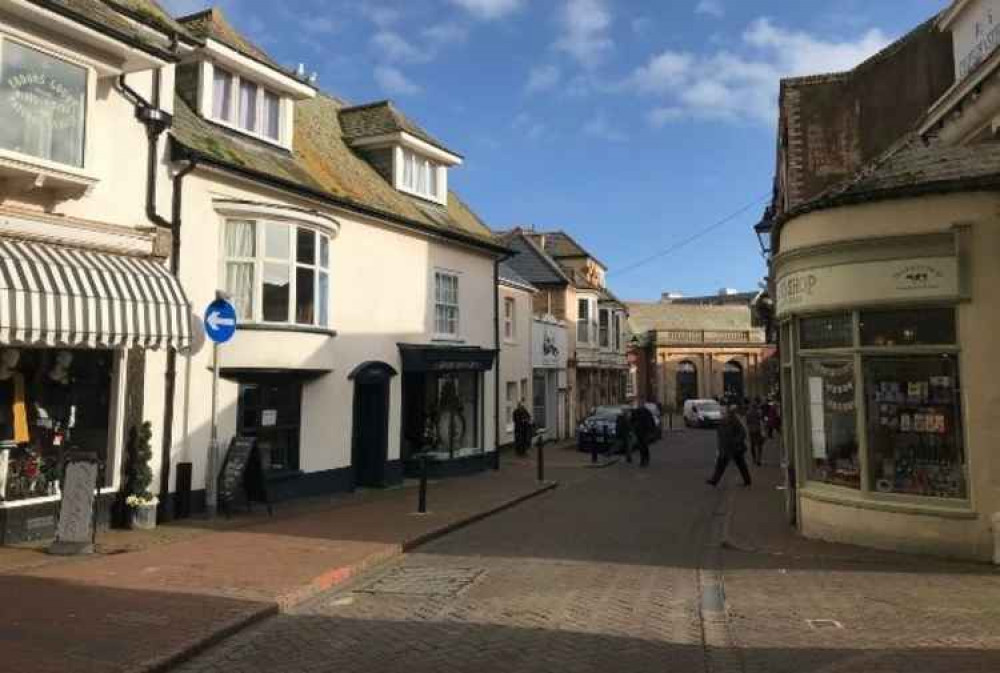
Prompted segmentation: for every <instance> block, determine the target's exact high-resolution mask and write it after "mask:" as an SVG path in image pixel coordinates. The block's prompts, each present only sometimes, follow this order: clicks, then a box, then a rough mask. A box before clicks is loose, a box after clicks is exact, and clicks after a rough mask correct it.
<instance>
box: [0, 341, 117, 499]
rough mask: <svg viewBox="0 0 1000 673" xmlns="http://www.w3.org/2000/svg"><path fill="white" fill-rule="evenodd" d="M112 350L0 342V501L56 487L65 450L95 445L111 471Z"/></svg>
mask: <svg viewBox="0 0 1000 673" xmlns="http://www.w3.org/2000/svg"><path fill="white" fill-rule="evenodd" d="M114 357H115V355H114V352H113V351H98V350H68V349H67V350H54V349H41V348H23V349H18V348H4V349H2V350H0V501H16V500H27V499H31V498H38V497H44V496H47V495H56V494H58V481H59V475H60V473H61V471H62V463H63V460H64V459H65V456H66V454H67V452H69V451H74V452H76V451H80V452H87V453H94V454H96V455H97V457H98V459H99V460H100V461H101V462H102V463H103V464H104V467H105V484H104V485H105V486H109V485H110V484H111V479H112V477H113V475H114V469H115V465H114V463H115V456H114V455H113V454H112V453H111V452H110V450H109V447H110V446H111V443H112V435H111V434H110V433H109V424H110V415H111V407H112V399H113V391H112V381H113V377H114V374H113V372H114Z"/></svg>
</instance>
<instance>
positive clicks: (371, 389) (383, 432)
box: [352, 380, 389, 487]
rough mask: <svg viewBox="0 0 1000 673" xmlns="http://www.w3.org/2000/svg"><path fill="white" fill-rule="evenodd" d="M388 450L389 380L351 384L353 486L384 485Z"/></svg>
mask: <svg viewBox="0 0 1000 673" xmlns="http://www.w3.org/2000/svg"><path fill="white" fill-rule="evenodd" d="M388 450H389V382H388V381H387V380H386V381H380V382H378V383H362V382H360V381H358V382H357V383H356V384H355V386H354V448H353V456H352V464H353V465H354V485H355V486H376V487H379V486H385V463H386V460H387V459H388Z"/></svg>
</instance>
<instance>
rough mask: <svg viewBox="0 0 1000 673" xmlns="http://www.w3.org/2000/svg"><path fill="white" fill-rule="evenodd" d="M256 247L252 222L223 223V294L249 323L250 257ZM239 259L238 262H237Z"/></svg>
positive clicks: (251, 295)
mask: <svg viewBox="0 0 1000 673" xmlns="http://www.w3.org/2000/svg"><path fill="white" fill-rule="evenodd" d="M256 248H257V228H256V223H254V222H248V221H244V220H229V221H228V222H226V257H227V258H228V259H227V262H226V291H227V292H229V294H230V296H231V297H232V301H233V305H234V306H236V313H237V315H238V316H239V317H240V319H242V320H253V295H254V266H255V264H254V262H253V261H251V260H253V258H254V255H255V253H256ZM239 260H242V261H239Z"/></svg>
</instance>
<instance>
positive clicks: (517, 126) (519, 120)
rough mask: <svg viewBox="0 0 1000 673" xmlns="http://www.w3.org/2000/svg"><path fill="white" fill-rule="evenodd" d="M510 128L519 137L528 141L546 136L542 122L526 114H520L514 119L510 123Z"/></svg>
mask: <svg viewBox="0 0 1000 673" xmlns="http://www.w3.org/2000/svg"><path fill="white" fill-rule="evenodd" d="M510 126H511V128H512V129H514V130H515V131H517V132H518V134H519V135H520V136H522V137H525V138H527V139H528V140H541V139H542V138H544V137H545V136H546V135H547V131H548V127H547V126H546V125H545V124H544V123H543V122H540V121H538V120H537V119H535V118H534V117H532V116H531V115H529V114H528V113H527V112H521V113H520V114H518V115H517V116H516V117H514V121H512V122H511V124H510Z"/></svg>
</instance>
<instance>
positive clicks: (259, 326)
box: [236, 322, 337, 337]
mask: <svg viewBox="0 0 1000 673" xmlns="http://www.w3.org/2000/svg"><path fill="white" fill-rule="evenodd" d="M241 330H245V331H247V332H298V333H301V334H320V335H324V336H329V337H335V336H337V330H334V329H330V328H329V327H310V326H309V325H283V324H280V323H274V324H271V323H261V322H251V323H242V324H240V325H237V326H236V331H237V332H239V331H241Z"/></svg>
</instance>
